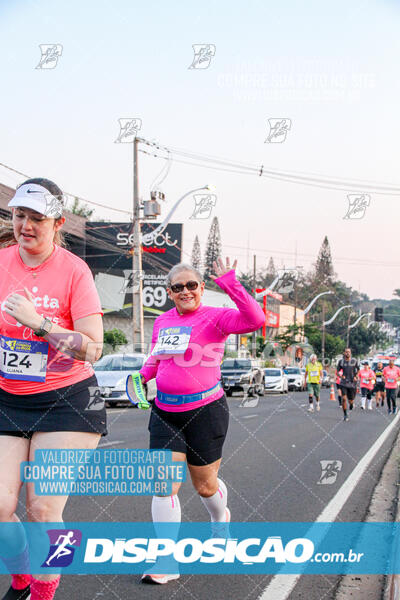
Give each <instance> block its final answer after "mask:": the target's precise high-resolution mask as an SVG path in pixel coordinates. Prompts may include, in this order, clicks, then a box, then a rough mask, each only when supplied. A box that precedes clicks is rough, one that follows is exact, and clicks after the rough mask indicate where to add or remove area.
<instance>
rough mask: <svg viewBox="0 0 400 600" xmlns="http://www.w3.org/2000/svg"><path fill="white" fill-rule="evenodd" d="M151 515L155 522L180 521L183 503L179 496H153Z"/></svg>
mask: <svg viewBox="0 0 400 600" xmlns="http://www.w3.org/2000/svg"><path fill="white" fill-rule="evenodd" d="M151 516H152V517H153V522H154V523H157V522H161V523H180V522H181V504H180V502H179V498H178V496H176V495H175V496H153V501H152V503H151Z"/></svg>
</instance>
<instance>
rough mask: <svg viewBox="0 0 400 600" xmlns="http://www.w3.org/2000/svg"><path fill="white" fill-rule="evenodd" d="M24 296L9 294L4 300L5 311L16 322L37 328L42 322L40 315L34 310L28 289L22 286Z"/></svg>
mask: <svg viewBox="0 0 400 600" xmlns="http://www.w3.org/2000/svg"><path fill="white" fill-rule="evenodd" d="M24 292H25V296H21V294H17V293H14V294H11V296H9V297H8V298H7V300H6V301H5V312H6V313H7V314H8V315H11V316H12V317H14V319H15V320H16V321H18V323H21V325H25V327H30V328H31V329H37V328H38V327H39V326H40V323H41V322H42V317H41V316H40V315H39V314H38V313H37V312H36V307H35V305H34V303H33V297H32V294H31V293H30V291H29V290H28V289H27V288H26V287H24Z"/></svg>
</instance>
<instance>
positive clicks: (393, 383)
mask: <svg viewBox="0 0 400 600" xmlns="http://www.w3.org/2000/svg"><path fill="white" fill-rule="evenodd" d="M383 378H384V380H385V391H386V402H387V407H388V413H389V414H390V413H392V414H396V396H397V386H398V383H399V381H400V369H399V367H397V366H395V364H394V360H393V359H392V358H391V359H390V360H389V364H388V366H387V367H385V368H384V369H383Z"/></svg>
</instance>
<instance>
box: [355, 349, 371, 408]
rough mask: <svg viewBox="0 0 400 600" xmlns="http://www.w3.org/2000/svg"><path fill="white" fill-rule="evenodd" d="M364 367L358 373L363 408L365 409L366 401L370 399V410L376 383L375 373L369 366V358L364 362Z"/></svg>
mask: <svg viewBox="0 0 400 600" xmlns="http://www.w3.org/2000/svg"><path fill="white" fill-rule="evenodd" d="M362 365H363V366H362V369H361V370H360V371H359V373H358V378H359V380H360V390H361V408H362V410H365V402H366V400H368V410H372V390H373V389H374V384H375V373H374V372H373V370H372V369H371V367H370V366H369V363H368V361H367V360H365V361H364V362H363V363H362Z"/></svg>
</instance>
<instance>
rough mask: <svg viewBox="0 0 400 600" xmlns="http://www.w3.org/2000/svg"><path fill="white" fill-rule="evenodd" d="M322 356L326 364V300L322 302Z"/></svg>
mask: <svg viewBox="0 0 400 600" xmlns="http://www.w3.org/2000/svg"><path fill="white" fill-rule="evenodd" d="M321 358H322V364H324V359H325V302H322V339H321Z"/></svg>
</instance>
